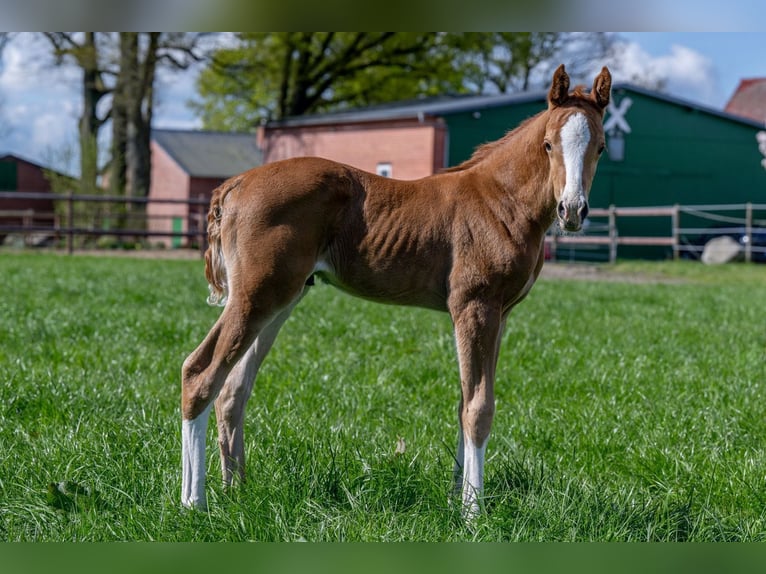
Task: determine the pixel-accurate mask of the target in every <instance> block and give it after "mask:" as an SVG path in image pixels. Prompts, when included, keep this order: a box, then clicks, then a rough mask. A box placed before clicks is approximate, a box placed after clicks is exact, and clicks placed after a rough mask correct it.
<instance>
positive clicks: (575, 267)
mask: <svg viewBox="0 0 766 574" xmlns="http://www.w3.org/2000/svg"><path fill="white" fill-rule="evenodd" d="M540 278H542V279H554V280H555V279H572V280H580V281H611V282H615V283H683V280H682V279H678V278H670V277H663V276H661V275H655V274H651V273H638V272H628V271H619V270H617V269H614V268H613V267H611V266H608V265H588V264H583V263H577V264H566V263H551V262H546V263H545V265H543V270H542V272H541V273H540Z"/></svg>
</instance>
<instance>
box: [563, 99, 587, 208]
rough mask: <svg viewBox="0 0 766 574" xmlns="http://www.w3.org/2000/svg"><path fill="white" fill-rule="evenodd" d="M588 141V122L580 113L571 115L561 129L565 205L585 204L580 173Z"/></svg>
mask: <svg viewBox="0 0 766 574" xmlns="http://www.w3.org/2000/svg"><path fill="white" fill-rule="evenodd" d="M589 141H590V129H589V128H588V120H587V119H586V118H585V116H584V115H583V114H581V113H576V114H572V115H571V116H569V119H568V120H567V121H566V123H565V124H564V127H562V128H561V149H562V151H563V154H564V169H565V170H566V178H567V180H566V185H565V186H564V192H563V193H562V194H561V201H563V202H564V204H565V205H572V204H575V205H576V204H579V203H580V202H582V203H585V201H586V198H585V193H584V190H583V182H582V171H583V165H584V162H585V152H586V151H587V149H588V142H589Z"/></svg>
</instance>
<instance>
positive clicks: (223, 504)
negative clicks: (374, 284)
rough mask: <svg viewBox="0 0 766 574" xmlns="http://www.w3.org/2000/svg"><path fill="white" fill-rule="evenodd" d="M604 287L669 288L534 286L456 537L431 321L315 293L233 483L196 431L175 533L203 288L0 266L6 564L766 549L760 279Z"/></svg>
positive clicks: (440, 345) (664, 275)
mask: <svg viewBox="0 0 766 574" xmlns="http://www.w3.org/2000/svg"><path fill="white" fill-rule="evenodd" d="M611 269H612V271H614V272H615V273H619V274H624V275H625V276H626V277H629V278H632V277H635V276H636V275H641V276H644V277H646V276H649V277H653V278H660V279H662V280H663V281H664V280H669V281H666V282H661V283H657V282H639V283H637V282H633V281H630V282H628V281H625V282H622V281H618V282H593V281H568V280H541V281H540V282H539V283H538V284H537V285H536V286H535V288H534V290H533V291H532V293H531V295H530V296H529V297H528V298H527V299H526V300H525V301H524V303H522V304H521V305H520V306H519V307H517V308H516V309H515V310H514V312H513V314H512V317H511V319H510V321H509V328H508V332H507V334H506V338H505V340H504V343H503V348H502V353H501V357H500V364H499V367H498V375H497V385H496V387H497V414H496V417H495V423H494V427H493V434H492V438H491V439H490V444H489V449H488V461H487V474H486V507H487V512H486V513H485V514H484V515H483V516H482V517H480V518H479V519H478V520H477V522H476V523H475V524H474V525H473V526H472V527H470V528H469V527H467V526H466V525H464V524H463V522H462V520H461V519H460V517H459V512H458V511H457V510H456V509H455V508H453V507H451V506H450V504H449V497H448V492H449V489H450V483H451V468H452V451H453V449H454V442H455V439H456V436H457V435H456V421H455V416H456V415H455V408H456V404H457V400H458V389H459V385H458V381H457V367H456V362H455V355H454V348H453V347H454V344H453V340H452V334H451V331H450V321H449V318H448V317H447V316H446V315H442V314H438V313H434V312H430V311H423V310H418V309H404V308H396V307H387V306H381V305H375V304H371V303H367V302H364V301H360V300H357V299H352V298H350V297H348V296H346V295H343V294H341V293H339V292H338V291H336V290H334V289H333V288H331V287H328V286H324V285H321V284H320V285H318V286H317V287H316V288H314V289H313V291H312V292H311V293H310V294H309V295H308V296H307V297H306V299H305V300H304V301H303V303H302V304H301V305H300V306H299V308H298V309H297V310H296V311H295V312H294V314H293V316H292V317H291V319H290V320H289V321H288V323H287V324H286V325H285V327H284V329H283V331H282V333H281V335H280V338H279V339H278V341H277V344H276V346H275V348H274V350H273V351H272V354H271V355H270V356H269V358H268V359H267V361H266V363H265V364H264V367H263V369H262V372H261V374H260V376H259V380H258V382H257V384H256V390H255V392H254V396H253V398H252V399H251V401H250V404H249V408H248V414H247V423H246V424H247V427H246V433H247V438H246V444H247V447H246V448H247V455H248V470H247V476H248V481H247V483H246V484H245V485H244V486H243V487H242V488H241V489H238V490H234V491H231V492H227V491H225V490H224V489H223V488H222V487H221V486H220V481H219V476H220V474H219V473H220V471H219V463H218V455H217V452H216V450H215V448H216V447H215V439H214V436H215V429H214V427H215V425H214V424H211V425H210V440H209V442H208V455H209V458H208V460H209V475H208V476H209V479H210V480H209V487H208V497H209V502H210V507H211V510H210V512H209V513H207V514H205V513H199V512H189V511H184V510H182V509H181V508H180V507H179V497H180V480H181V478H180V414H179V402H180V365H181V363H182V361H183V359H184V358H185V356H186V355H187V354H188V353H189V352H190V351H191V350H192V349H193V348H194V347H195V346H196V345H197V344H198V343H199V341H200V340H201V339H202V337H203V336H204V335H205V333H206V332H207V330H208V328H209V327H210V326H211V325H212V323H213V321H214V320H215V318H216V316H217V314H218V313H219V310H218V309H214V308H210V307H208V306H207V305H206V304H205V302H204V300H205V297H206V293H207V291H206V285H205V282H204V278H203V276H202V263H201V262H200V261H157V260H134V259H124V258H93V257H79V256H75V257H63V256H56V255H36V254H20V255H17V254H7V253H5V254H2V255H0V287H2V297H0V334H1V335H0V337H1V338H2V343H1V344H0V539H2V540H9V541H16V540H33V541H75V540H92V541H103V540H162V541H185V540H208V541H217V540H228V541H240V540H263V541H289V540H301V539H305V540H310V541H314V540H316V541H319V540H333V541H336V540H430V541H451V540H483V541H507V540H511V541H517V540H660V541H673V540H698V541H712V540H747V541H762V540H766V458H765V457H764V451H765V447H766V418H765V417H764V396H765V394H764V391H765V389H764V383H765V382H766V376H765V375H766V361H765V355H764V349H765V345H766V323H765V322H764V314H763V310H764V309H766V266H745V265H732V266H727V267H715V268H710V267H704V266H702V265H699V264H693V263H685V264H682V263H678V264H670V263H664V264H646V263H630V264H628V263H625V264H618V265H617V266H616V267H614V268H611ZM211 423H212V419H211ZM399 437H402V438H403V439H404V440H405V442H406V451H405V453H404V454H396V453H395V449H396V444H397V440H398V438H399ZM65 481H68V482H69V483H70V485H77V486H79V488H80V489H81V492H82V494H79V495H75V494H64V495H62V496H61V497H59V498H57V497H56V496H52V495H51V492H49V490H50V489H51V488H52V486H51V485H58V484H59V483H62V482H65ZM57 492H58V490H57V489H54V494H56V493H57ZM57 496H58V495H57ZM61 499H63V501H64V502H62V501H61Z"/></svg>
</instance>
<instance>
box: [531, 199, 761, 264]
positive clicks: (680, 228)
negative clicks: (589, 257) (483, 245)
mask: <svg viewBox="0 0 766 574" xmlns="http://www.w3.org/2000/svg"><path fill="white" fill-rule="evenodd" d="M731 212H735V213H737V212H739V213H741V215H728V213H731ZM758 213H763V217H762V218H756V217H755V214H758ZM636 217H641V218H664V219H667V220H668V224H669V225H668V229H669V233H668V234H667V235H621V234H620V232H619V229H620V224H619V219H621V218H636ZM598 219H606V223H604V224H598V223H596V221H597V220H598ZM693 219H694V220H702V221H703V223H699V224H697V225H691V226H690V225H688V224H687V223H688V221H689V220H693ZM588 220H589V221H588V223H589V224H590V225H588V229H586V230H585V232H584V233H581V234H579V235H559V234H557V233H556V232H555V230H552V231H551V232H549V234H548V235H547V236H546V243H547V245H548V250H549V254H550V258H551V259H556V258H557V253H558V251H559V248H560V246H562V245H567V246H575V247H577V246H590V247H593V246H595V247H602V248H603V249H604V250H606V252H607V257H606V259H607V260H608V261H609V262H614V261H616V260H617V255H618V248H619V246H634V247H635V246H638V247H666V248H668V250H670V251H671V252H672V256H673V258H674V259H678V258H680V257H683V256H686V257H689V258H692V259H699V257H700V256H701V254H702V250H703V249H704V242H705V241H707V240H708V239H711V238H712V237H715V236H721V235H728V236H730V237H733V238H738V239H739V240H740V243H741V245H742V250H743V256H744V259H745V261H747V262H750V261H753V260H754V259H755V258H756V256H757V258H758V259H759V260H764V259H765V258H766V204H755V203H742V204H721V205H673V206H659V207H617V206H614V205H611V206H609V208H608V209H591V210H590V212H589V214H588Z"/></svg>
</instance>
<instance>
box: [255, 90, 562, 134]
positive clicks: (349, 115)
mask: <svg viewBox="0 0 766 574" xmlns="http://www.w3.org/2000/svg"><path fill="white" fill-rule="evenodd" d="M546 93H547V92H540V93H539V94H538V93H537V92H523V93H516V94H497V95H490V96H486V95H482V96H472V95H454V96H438V97H434V98H422V99H417V100H407V101H403V102H391V103H387V104H378V105H374V106H369V107H366V108H356V109H352V110H343V111H339V112H328V113H323V114H315V115H305V116H294V117H290V118H285V119H282V120H272V121H270V122H268V123H267V124H266V126H267V127H269V128H280V127H294V126H311V125H325V124H335V123H355V122H375V121H388V120H399V119H421V118H423V117H425V116H443V115H449V114H453V113H460V112H465V111H472V110H481V109H486V108H491V107H500V106H508V105H512V104H521V103H526V102H533V101H536V100H542V99H545V95H546Z"/></svg>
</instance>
